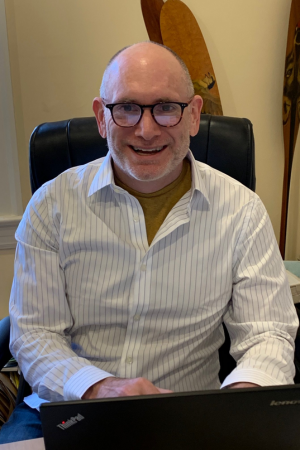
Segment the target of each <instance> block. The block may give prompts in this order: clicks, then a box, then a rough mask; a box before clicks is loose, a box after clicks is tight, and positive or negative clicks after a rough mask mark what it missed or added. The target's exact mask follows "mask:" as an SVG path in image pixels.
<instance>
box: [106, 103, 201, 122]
mask: <svg viewBox="0 0 300 450" xmlns="http://www.w3.org/2000/svg"><path fill="white" fill-rule="evenodd" d="M192 100H193V99H191V100H190V101H189V102H188V103H183V102H158V103H155V104H154V105H139V104H138V103H134V102H120V103H108V104H107V105H106V104H105V103H104V102H103V103H104V105H105V107H106V108H108V109H109V110H110V113H111V117H112V119H113V121H114V123H115V124H116V125H117V126H118V127H121V128H132V127H135V126H136V125H137V124H138V123H140V121H141V119H142V117H143V114H144V110H145V108H150V109H151V116H152V117H153V119H154V121H155V123H157V125H159V126H160V127H164V128H172V127H176V126H177V125H178V124H179V123H180V122H181V119H182V116H183V113H184V109H185V108H186V107H187V106H189V104H190V103H191V101H192ZM170 103H173V104H175V105H179V106H180V107H181V116H180V119H179V121H178V122H177V123H175V125H161V124H160V123H158V122H157V120H156V119H155V116H154V114H153V111H154V108H155V106H157V105H168V104H170ZM117 105H135V106H139V107H140V109H141V115H140V118H139V120H138V121H137V123H135V124H134V125H128V126H125V125H119V124H118V123H117V122H116V121H115V118H114V115H113V108H114V106H117Z"/></svg>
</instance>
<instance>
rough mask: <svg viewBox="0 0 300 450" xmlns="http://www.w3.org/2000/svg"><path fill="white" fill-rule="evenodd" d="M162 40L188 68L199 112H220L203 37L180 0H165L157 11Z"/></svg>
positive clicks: (217, 90)
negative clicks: (199, 101)
mask: <svg viewBox="0 0 300 450" xmlns="http://www.w3.org/2000/svg"><path fill="white" fill-rule="evenodd" d="M160 30H161V35H162V39H163V43H164V44H165V45H166V46H168V47H170V48H171V49H172V50H174V51H175V52H176V53H177V54H178V55H179V56H180V57H181V58H182V59H183V61H184V62H185V64H186V65H187V68H188V69H189V72H190V75H191V78H192V81H193V84H194V89H195V94H198V95H201V97H202V98H203V108H202V112H203V113H206V114H213V115H223V111H222V105H221V99H220V94H219V89H218V85H217V80H216V76H215V73H214V70H213V66H212V62H211V59H210V56H209V53H208V50H207V47H206V44H205V40H204V37H203V35H202V33H201V30H200V28H199V25H198V23H197V21H196V19H195V17H194V15H193V13H192V12H191V10H190V9H189V8H188V7H187V6H186V4H185V3H183V2H182V1H180V0H167V1H166V2H165V4H164V5H163V7H162V9H161V13H160Z"/></svg>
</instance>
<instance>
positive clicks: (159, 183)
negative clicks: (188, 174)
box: [112, 161, 183, 194]
mask: <svg viewBox="0 0 300 450" xmlns="http://www.w3.org/2000/svg"><path fill="white" fill-rule="evenodd" d="M182 167H183V162H182V161H181V163H180V164H179V165H178V166H177V167H176V168H175V169H174V170H173V171H172V172H171V173H169V174H168V175H166V176H164V177H161V178H158V179H157V180H150V181H144V180H137V179H136V178H133V177H131V176H130V175H128V174H127V173H124V172H123V171H122V170H120V169H119V167H117V166H116V165H115V164H114V163H113V161H112V168H113V172H114V175H115V177H117V178H118V179H119V180H120V181H121V182H122V183H123V184H125V185H126V186H128V187H130V188H131V189H134V190H135V191H137V192H140V193H142V194H151V193H152V192H156V191H159V190H160V189H163V188H164V187H166V186H168V185H169V184H171V183H172V182H173V181H175V180H176V178H178V177H179V175H180V174H181V171H182Z"/></svg>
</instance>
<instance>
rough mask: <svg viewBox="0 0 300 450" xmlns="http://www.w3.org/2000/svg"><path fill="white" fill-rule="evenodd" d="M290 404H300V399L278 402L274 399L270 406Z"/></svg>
mask: <svg viewBox="0 0 300 450" xmlns="http://www.w3.org/2000/svg"><path fill="white" fill-rule="evenodd" d="M289 405H300V400H286V401H283V402H276V401H275V400H272V401H271V403H270V406H289Z"/></svg>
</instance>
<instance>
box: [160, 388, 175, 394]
mask: <svg viewBox="0 0 300 450" xmlns="http://www.w3.org/2000/svg"><path fill="white" fill-rule="evenodd" d="M157 389H158V390H159V392H160V393H161V394H171V393H172V392H173V391H170V390H169V389H163V388H157Z"/></svg>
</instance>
